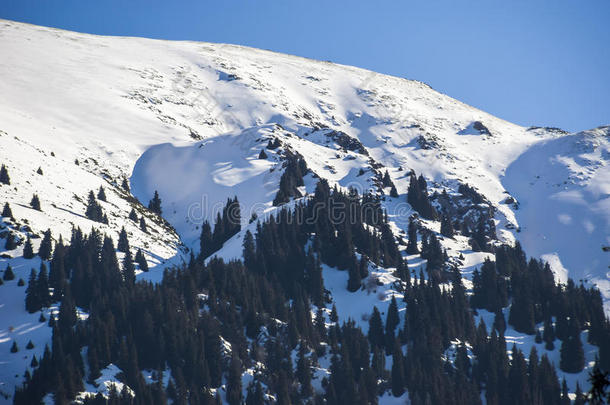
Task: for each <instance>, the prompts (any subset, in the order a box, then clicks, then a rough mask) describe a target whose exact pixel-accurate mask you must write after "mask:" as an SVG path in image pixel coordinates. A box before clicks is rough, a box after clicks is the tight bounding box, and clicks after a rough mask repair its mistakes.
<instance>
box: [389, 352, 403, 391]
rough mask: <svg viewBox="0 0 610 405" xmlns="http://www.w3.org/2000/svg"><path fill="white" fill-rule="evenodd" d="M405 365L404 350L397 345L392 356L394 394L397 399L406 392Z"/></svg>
mask: <svg viewBox="0 0 610 405" xmlns="http://www.w3.org/2000/svg"><path fill="white" fill-rule="evenodd" d="M403 363H404V359H403V354H402V349H401V348H400V346H399V345H398V344H396V345H395V347H394V354H393V356H392V394H393V395H394V396H395V397H399V396H401V395H402V394H403V393H404V392H405V372H404V365H403Z"/></svg>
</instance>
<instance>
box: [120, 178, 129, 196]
mask: <svg viewBox="0 0 610 405" xmlns="http://www.w3.org/2000/svg"><path fill="white" fill-rule="evenodd" d="M121 187H122V188H123V190H125V191H127V192H128V193H129V192H130V191H131V190H130V189H129V182H128V181H127V179H126V178H123V181H122V182H121Z"/></svg>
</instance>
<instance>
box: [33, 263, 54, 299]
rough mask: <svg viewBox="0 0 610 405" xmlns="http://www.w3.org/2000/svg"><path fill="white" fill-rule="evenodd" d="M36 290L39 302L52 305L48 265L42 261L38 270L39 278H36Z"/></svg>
mask: <svg viewBox="0 0 610 405" xmlns="http://www.w3.org/2000/svg"><path fill="white" fill-rule="evenodd" d="M36 291H37V295H38V300H39V304H40V305H41V306H42V307H48V306H49V305H51V295H50V294H49V277H48V275H47V266H46V265H45V264H44V263H40V271H39V272H38V278H37V279H36Z"/></svg>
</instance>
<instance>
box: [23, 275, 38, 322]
mask: <svg viewBox="0 0 610 405" xmlns="http://www.w3.org/2000/svg"><path fill="white" fill-rule="evenodd" d="M41 307H42V305H41V303H40V298H39V297H38V284H37V283H36V270H34V269H32V270H31V271H30V277H29V279H28V288H26V290H25V309H26V311H28V312H29V313H30V314H32V313H34V312H36V311H39V310H40V308H41Z"/></svg>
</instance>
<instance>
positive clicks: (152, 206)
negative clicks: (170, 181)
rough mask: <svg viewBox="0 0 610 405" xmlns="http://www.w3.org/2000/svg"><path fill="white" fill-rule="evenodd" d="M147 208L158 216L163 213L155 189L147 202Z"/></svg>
mask: <svg viewBox="0 0 610 405" xmlns="http://www.w3.org/2000/svg"><path fill="white" fill-rule="evenodd" d="M148 209H149V210H150V211H151V212H154V213H155V214H157V215H159V216H161V215H162V214H163V210H162V209H161V198H159V193H158V192H157V190H155V194H154V195H153V198H152V200H150V201H149V202H148Z"/></svg>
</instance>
